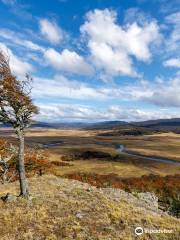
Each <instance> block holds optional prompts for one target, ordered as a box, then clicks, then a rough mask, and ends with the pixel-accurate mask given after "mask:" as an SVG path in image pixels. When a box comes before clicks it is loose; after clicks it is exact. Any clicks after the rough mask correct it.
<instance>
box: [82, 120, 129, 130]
mask: <svg viewBox="0 0 180 240" xmlns="http://www.w3.org/2000/svg"><path fill="white" fill-rule="evenodd" d="M125 125H129V123H128V122H125V121H104V122H98V123H91V124H89V126H87V129H113V128H117V127H121V126H125Z"/></svg>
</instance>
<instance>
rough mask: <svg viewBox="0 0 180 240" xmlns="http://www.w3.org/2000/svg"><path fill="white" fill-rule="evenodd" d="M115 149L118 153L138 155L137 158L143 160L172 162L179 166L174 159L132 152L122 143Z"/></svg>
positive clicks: (179, 163)
mask: <svg viewBox="0 0 180 240" xmlns="http://www.w3.org/2000/svg"><path fill="white" fill-rule="evenodd" d="M117 151H118V152H119V153H125V154H126V155H128V156H132V157H139V158H142V159H144V160H150V161H156V162H162V163H166V164H174V165H177V166H180V162H177V161H175V160H170V159H166V158H160V157H147V156H145V155H142V154H140V153H136V152H133V151H129V150H126V148H125V146H124V145H122V144H119V145H117Z"/></svg>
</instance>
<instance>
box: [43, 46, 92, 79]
mask: <svg viewBox="0 0 180 240" xmlns="http://www.w3.org/2000/svg"><path fill="white" fill-rule="evenodd" d="M44 57H45V59H46V60H47V62H48V63H49V64H50V65H51V66H53V67H54V68H56V69H57V70H59V71H63V72H69V73H75V74H79V75H91V74H92V72H93V69H92V67H91V66H90V65H89V64H88V63H87V62H86V61H85V59H84V58H83V57H82V56H80V55H79V54H77V53H76V52H74V51H69V50H68V49H64V50H63V51H62V52H61V53H59V52H57V51H56V50H55V49H53V48H49V49H48V50H46V51H45V53H44Z"/></svg>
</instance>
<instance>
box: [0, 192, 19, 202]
mask: <svg viewBox="0 0 180 240" xmlns="http://www.w3.org/2000/svg"><path fill="white" fill-rule="evenodd" d="M1 199H2V200H3V201H4V202H14V201H16V200H17V197H16V196H14V195H12V194H10V193H7V194H6V196H3V197H1Z"/></svg>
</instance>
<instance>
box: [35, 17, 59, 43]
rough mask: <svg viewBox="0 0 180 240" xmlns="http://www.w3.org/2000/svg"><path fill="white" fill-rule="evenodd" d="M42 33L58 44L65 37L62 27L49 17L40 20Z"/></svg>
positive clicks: (51, 41)
mask: <svg viewBox="0 0 180 240" xmlns="http://www.w3.org/2000/svg"><path fill="white" fill-rule="evenodd" d="M39 24H40V31H41V34H42V35H43V36H44V37H45V38H46V39H47V40H49V41H50V43H52V44H58V43H60V42H61V41H62V39H63V31H62V29H61V28H60V27H59V26H58V25H57V24H56V23H55V22H52V21H49V20H48V19H41V20H40V21H39Z"/></svg>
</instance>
